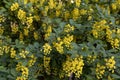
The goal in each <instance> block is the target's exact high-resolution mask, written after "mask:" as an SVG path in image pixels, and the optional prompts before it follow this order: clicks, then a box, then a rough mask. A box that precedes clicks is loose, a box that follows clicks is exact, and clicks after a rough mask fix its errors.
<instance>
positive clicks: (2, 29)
mask: <svg viewBox="0 0 120 80" xmlns="http://www.w3.org/2000/svg"><path fill="white" fill-rule="evenodd" d="M3 33H4V27H2V26H0V35H2V34H3Z"/></svg>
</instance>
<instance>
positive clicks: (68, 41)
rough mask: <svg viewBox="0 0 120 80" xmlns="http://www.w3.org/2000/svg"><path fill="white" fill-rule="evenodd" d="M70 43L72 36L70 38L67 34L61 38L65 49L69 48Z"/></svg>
mask: <svg viewBox="0 0 120 80" xmlns="http://www.w3.org/2000/svg"><path fill="white" fill-rule="evenodd" d="M72 41H73V35H71V36H70V35H69V34H67V36H65V37H64V38H63V44H65V46H66V47H67V48H70V46H71V45H70V44H71V42H72Z"/></svg>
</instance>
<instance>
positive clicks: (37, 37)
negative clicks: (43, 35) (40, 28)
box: [34, 31, 39, 40]
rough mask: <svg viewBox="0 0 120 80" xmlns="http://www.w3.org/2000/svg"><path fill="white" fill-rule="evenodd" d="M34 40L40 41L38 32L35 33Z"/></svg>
mask: <svg viewBox="0 0 120 80" xmlns="http://www.w3.org/2000/svg"><path fill="white" fill-rule="evenodd" d="M34 39H35V40H38V39H39V35H38V32H36V31H35V32H34Z"/></svg>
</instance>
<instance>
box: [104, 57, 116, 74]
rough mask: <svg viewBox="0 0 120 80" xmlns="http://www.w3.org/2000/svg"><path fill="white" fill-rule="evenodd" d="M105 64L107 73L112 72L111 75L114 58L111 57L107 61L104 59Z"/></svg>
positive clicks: (113, 67)
mask: <svg viewBox="0 0 120 80" xmlns="http://www.w3.org/2000/svg"><path fill="white" fill-rule="evenodd" d="M105 62H106V67H107V68H108V69H109V71H112V73H114V69H115V68H116V67H115V63H116V62H115V60H114V56H112V57H111V58H109V59H105Z"/></svg>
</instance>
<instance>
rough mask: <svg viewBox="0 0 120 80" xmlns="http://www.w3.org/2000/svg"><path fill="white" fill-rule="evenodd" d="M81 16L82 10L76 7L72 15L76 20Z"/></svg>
mask: <svg viewBox="0 0 120 80" xmlns="http://www.w3.org/2000/svg"><path fill="white" fill-rule="evenodd" d="M79 16H80V12H79V9H78V8H74V9H73V11H72V17H73V19H74V20H77V19H78V18H79Z"/></svg>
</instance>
